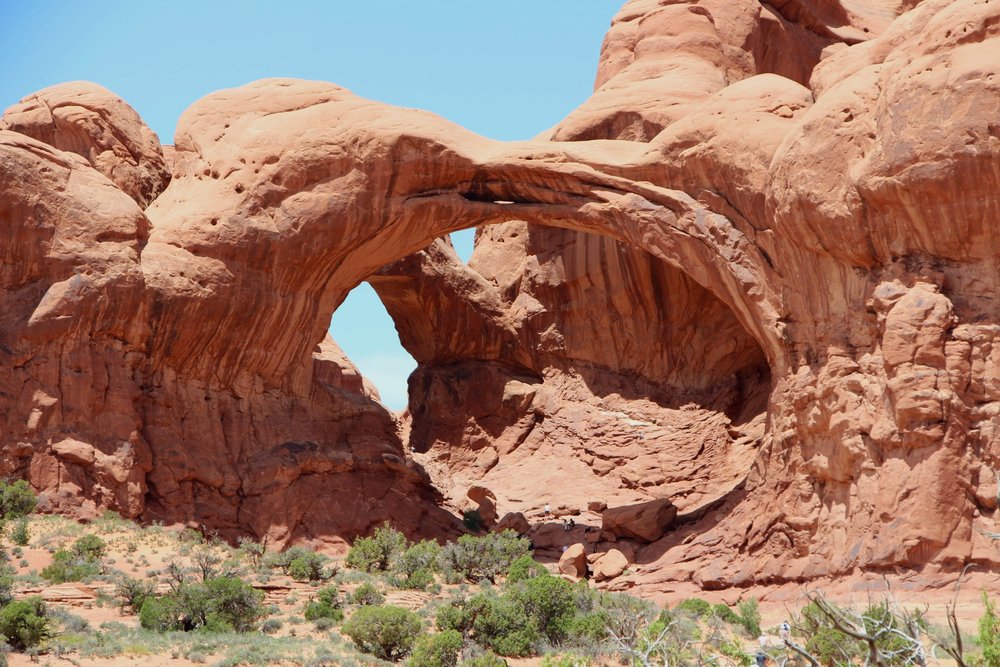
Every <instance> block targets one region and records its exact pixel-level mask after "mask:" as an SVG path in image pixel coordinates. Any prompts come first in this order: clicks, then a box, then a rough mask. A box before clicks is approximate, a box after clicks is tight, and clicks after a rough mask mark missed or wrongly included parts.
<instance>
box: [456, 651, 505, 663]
mask: <svg viewBox="0 0 1000 667" xmlns="http://www.w3.org/2000/svg"><path fill="white" fill-rule="evenodd" d="M462 667H508V666H507V661H506V660H504V659H503V658H501V657H500V656H498V655H497V654H496V653H493V652H491V651H486V652H485V653H481V654H479V655H477V656H473V657H471V658H469V659H468V660H464V661H462Z"/></svg>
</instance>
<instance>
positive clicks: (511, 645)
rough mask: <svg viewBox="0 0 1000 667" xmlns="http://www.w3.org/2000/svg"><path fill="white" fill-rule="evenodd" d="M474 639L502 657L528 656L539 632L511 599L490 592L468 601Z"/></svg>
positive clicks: (535, 644)
mask: <svg viewBox="0 0 1000 667" xmlns="http://www.w3.org/2000/svg"><path fill="white" fill-rule="evenodd" d="M468 607H469V611H470V612H471V615H472V619H473V620H472V630H473V632H472V635H473V638H474V639H475V640H476V641H477V642H479V643H480V644H482V645H483V646H486V647H488V648H490V649H492V650H493V651H495V652H497V653H499V654H500V655H505V656H516V657H520V656H529V655H533V654H534V653H535V651H536V647H537V645H538V643H539V642H540V641H541V635H540V634H539V632H538V628H537V627H536V625H535V624H534V623H533V622H532V619H531V618H530V617H529V616H528V614H526V613H525V610H524V609H523V608H522V607H521V605H520V604H518V603H517V602H516V601H514V599H513V598H512V597H511V596H509V595H507V596H503V597H500V596H498V595H496V594H495V593H493V592H492V591H489V592H485V593H480V594H478V595H476V596H474V597H473V598H472V599H470V600H469V605H468Z"/></svg>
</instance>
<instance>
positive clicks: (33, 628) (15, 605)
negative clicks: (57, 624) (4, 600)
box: [0, 597, 52, 651]
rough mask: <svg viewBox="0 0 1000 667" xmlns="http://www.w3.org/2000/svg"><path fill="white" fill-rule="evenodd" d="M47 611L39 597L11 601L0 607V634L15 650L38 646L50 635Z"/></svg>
mask: <svg viewBox="0 0 1000 667" xmlns="http://www.w3.org/2000/svg"><path fill="white" fill-rule="evenodd" d="M47 612H48V609H47V608H46V606H45V603H44V602H43V601H42V599H41V598H39V597H31V598H27V599H25V600H17V601H15V602H11V603H10V604H8V605H7V606H6V607H4V608H3V609H0V635H3V637H4V638H5V639H6V640H7V643H8V644H10V646H11V647H12V648H14V650H16V651H24V650H25V649H29V648H31V647H33V646H38V645H39V644H41V643H42V642H43V641H45V640H46V639H48V638H49V637H51V636H52V629H51V624H50V619H49V617H48V615H47Z"/></svg>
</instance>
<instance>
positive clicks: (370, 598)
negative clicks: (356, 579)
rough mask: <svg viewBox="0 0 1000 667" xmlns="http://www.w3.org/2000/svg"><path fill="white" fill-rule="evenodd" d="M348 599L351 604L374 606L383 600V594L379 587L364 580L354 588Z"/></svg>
mask: <svg viewBox="0 0 1000 667" xmlns="http://www.w3.org/2000/svg"><path fill="white" fill-rule="evenodd" d="M348 600H349V601H350V603H351V604H356V605H360V606H362V607H374V606H377V605H380V604H382V603H383V602H385V596H384V595H383V594H382V592H381V591H380V590H379V589H377V588H375V584H373V583H372V582H370V581H366V582H364V583H362V584H361V585H360V586H358V587H357V588H355V589H354V592H352V593H351V594H350V596H349V598H348Z"/></svg>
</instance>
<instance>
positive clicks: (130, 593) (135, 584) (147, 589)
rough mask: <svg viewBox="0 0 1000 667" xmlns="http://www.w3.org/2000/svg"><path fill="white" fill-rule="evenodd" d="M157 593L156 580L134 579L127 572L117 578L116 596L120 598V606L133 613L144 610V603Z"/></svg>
mask: <svg viewBox="0 0 1000 667" xmlns="http://www.w3.org/2000/svg"><path fill="white" fill-rule="evenodd" d="M155 595H156V582H155V581H152V580H149V579H133V578H132V577H130V576H128V575H125V574H123V575H121V576H120V577H118V578H117V579H116V580H115V597H116V598H117V599H118V606H119V607H121V608H122V609H127V610H129V611H131V612H132V613H133V614H138V613H139V612H140V611H141V610H142V605H143V603H144V602H145V601H146V600H148V599H149V598H151V597H153V596H155Z"/></svg>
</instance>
